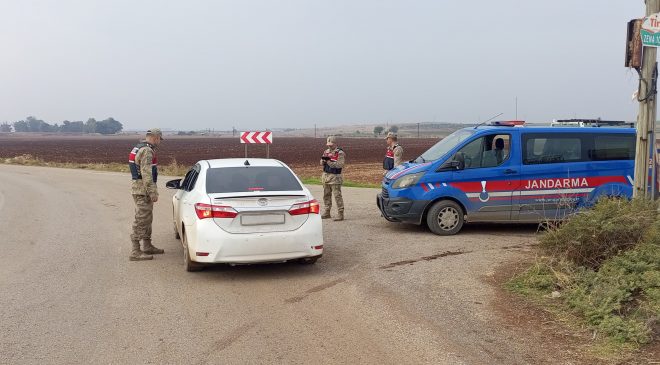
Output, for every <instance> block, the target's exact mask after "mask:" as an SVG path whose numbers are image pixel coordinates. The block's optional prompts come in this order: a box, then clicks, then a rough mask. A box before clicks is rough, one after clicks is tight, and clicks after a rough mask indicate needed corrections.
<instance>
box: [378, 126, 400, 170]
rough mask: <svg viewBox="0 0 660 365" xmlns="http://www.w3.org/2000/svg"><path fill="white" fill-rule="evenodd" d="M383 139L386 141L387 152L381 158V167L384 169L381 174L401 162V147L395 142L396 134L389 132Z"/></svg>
mask: <svg viewBox="0 0 660 365" xmlns="http://www.w3.org/2000/svg"><path fill="white" fill-rule="evenodd" d="M385 140H386V141H387V152H386V153H385V159H384V160H383V169H384V170H385V171H384V172H383V174H386V173H387V172H388V171H390V170H392V169H393V168H395V167H397V166H399V165H401V163H402V162H403V147H401V145H399V142H397V140H398V138H397V135H396V134H394V133H392V132H389V133H387V137H385Z"/></svg>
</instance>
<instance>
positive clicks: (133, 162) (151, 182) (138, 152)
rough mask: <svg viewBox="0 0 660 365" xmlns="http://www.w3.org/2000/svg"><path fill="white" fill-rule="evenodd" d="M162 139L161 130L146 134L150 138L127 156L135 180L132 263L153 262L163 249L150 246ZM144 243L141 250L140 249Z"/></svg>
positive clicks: (151, 130)
mask: <svg viewBox="0 0 660 365" xmlns="http://www.w3.org/2000/svg"><path fill="white" fill-rule="evenodd" d="M162 139H163V133H162V132H161V130H160V129H158V128H153V129H150V130H148V131H147V138H146V139H145V140H144V141H142V142H140V143H138V144H137V146H135V147H133V149H132V150H131V153H130V155H129V157H128V165H129V167H130V170H131V177H132V178H133V186H132V194H133V201H135V221H134V222H133V233H132V234H131V242H132V244H133V246H132V250H131V255H130V256H129V260H131V261H142V260H151V259H153V256H151V255H154V254H162V253H163V252H165V251H164V250H162V249H160V248H157V247H154V246H153V245H152V244H151V223H152V221H153V218H154V216H153V209H154V203H155V202H157V201H158V188H157V187H156V181H157V180H158V159H157V158H156V152H155V149H156V147H157V146H158V145H159V144H160V142H161V141H162ZM140 241H142V246H143V248H142V250H140Z"/></svg>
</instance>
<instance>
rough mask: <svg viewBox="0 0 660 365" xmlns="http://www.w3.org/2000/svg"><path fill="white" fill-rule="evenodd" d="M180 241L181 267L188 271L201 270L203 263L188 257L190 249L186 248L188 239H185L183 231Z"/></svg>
mask: <svg viewBox="0 0 660 365" xmlns="http://www.w3.org/2000/svg"><path fill="white" fill-rule="evenodd" d="M181 241H182V242H183V268H184V269H186V271H188V272H193V271H201V270H203V269H204V265H202V264H200V263H198V262H194V261H193V260H191V259H190V250H188V240H187V239H186V234H185V232H184V234H183V236H182V237H181Z"/></svg>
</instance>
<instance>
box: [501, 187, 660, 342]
mask: <svg viewBox="0 0 660 365" xmlns="http://www.w3.org/2000/svg"><path fill="white" fill-rule="evenodd" d="M541 250H542V254H543V255H542V256H540V257H539V258H538V259H537V260H536V262H535V263H534V265H532V266H531V267H530V268H528V269H527V270H526V271H524V272H523V273H521V274H519V275H517V276H515V277H514V278H512V279H511V280H510V281H509V282H508V283H507V287H508V288H509V289H510V290H512V291H514V292H517V293H520V294H523V295H524V296H526V297H528V298H530V299H532V300H534V301H536V302H538V303H539V304H541V305H542V306H544V307H546V308H550V309H551V310H552V311H553V312H555V313H557V314H559V315H564V314H570V315H571V316H572V318H577V319H578V321H580V322H582V323H583V324H584V325H586V326H588V327H589V328H591V329H592V330H593V333H594V338H596V339H600V340H602V341H600V342H601V343H604V344H607V345H608V346H613V349H612V350H613V351H615V352H616V350H617V349H621V348H636V347H639V346H640V345H643V344H648V343H651V342H653V341H654V340H655V339H657V337H658V335H659V334H660V221H659V220H658V213H657V205H656V204H655V203H653V202H649V201H644V200H633V201H626V200H621V199H603V200H601V201H599V202H598V203H597V204H596V205H595V206H594V207H593V208H592V209H589V210H585V211H582V212H581V213H580V214H577V215H575V216H573V217H571V218H569V220H568V221H566V222H564V223H563V224H561V225H559V226H557V227H556V228H551V229H549V230H548V231H547V232H546V233H545V234H544V235H543V237H542V238H541Z"/></svg>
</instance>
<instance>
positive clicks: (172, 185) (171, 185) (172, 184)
mask: <svg viewBox="0 0 660 365" xmlns="http://www.w3.org/2000/svg"><path fill="white" fill-rule="evenodd" d="M165 187H166V188H168V189H175V190H177V189H181V179H176V180H170V181H168V182H167V183H165Z"/></svg>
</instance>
